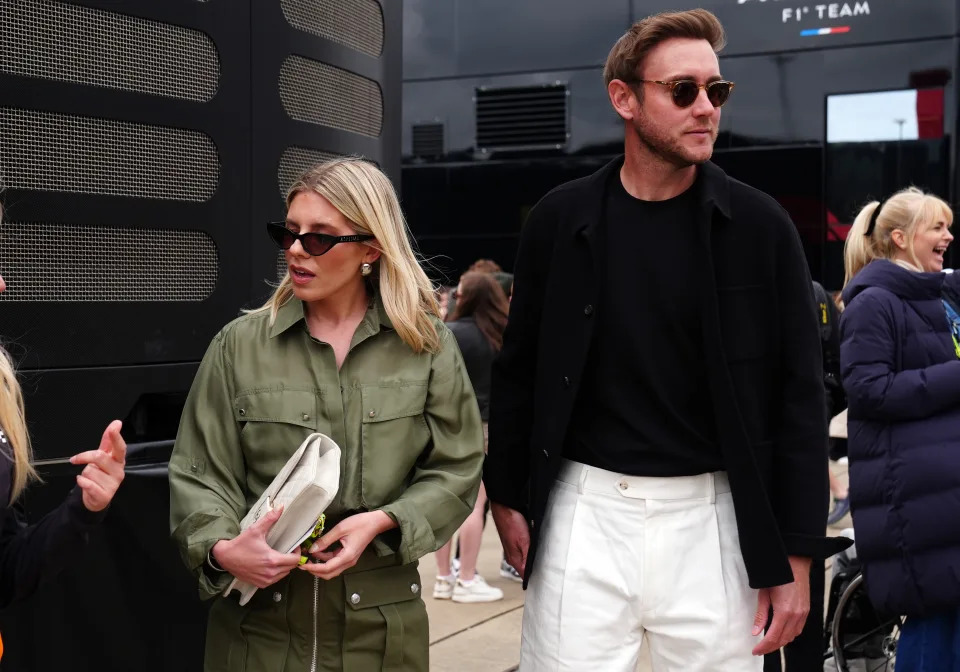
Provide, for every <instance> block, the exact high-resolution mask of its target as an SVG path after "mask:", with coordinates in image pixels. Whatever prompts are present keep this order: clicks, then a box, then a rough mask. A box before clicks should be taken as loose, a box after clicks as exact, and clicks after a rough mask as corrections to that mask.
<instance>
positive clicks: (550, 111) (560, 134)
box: [476, 84, 569, 149]
mask: <svg viewBox="0 0 960 672" xmlns="http://www.w3.org/2000/svg"><path fill="white" fill-rule="evenodd" d="M568 103H569V96H568V95H567V87H566V85H565V84H557V85H546V86H519V87H510V88H503V89H487V88H485V87H481V88H479V89H477V93H476V114H477V147H480V148H481V149H484V148H485V149H524V148H535V147H553V148H556V149H560V148H561V147H563V146H564V145H566V144H567V138H568V135H567V117H568V116H569V114H568V112H567V104H568Z"/></svg>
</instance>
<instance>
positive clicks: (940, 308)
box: [840, 188, 960, 672]
mask: <svg viewBox="0 0 960 672" xmlns="http://www.w3.org/2000/svg"><path fill="white" fill-rule="evenodd" d="M952 222H953V214H952V213H951V211H950V208H949V207H948V206H947V204H946V203H944V202H943V201H942V200H940V199H938V198H936V197H935V196H931V195H928V194H923V193H922V192H920V191H918V190H916V189H912V188H911V189H907V190H904V191H901V192H898V193H897V194H895V195H893V196H891V197H890V198H889V199H887V200H886V201H885V202H884V203H883V204H879V203H876V202H874V203H871V204H869V205H867V206H866V207H865V208H864V209H863V210H862V211H861V212H860V214H859V215H858V216H857V218H856V221H855V222H854V225H853V227H852V228H851V230H850V233H849V235H848V237H847V243H846V248H845V251H844V256H845V259H844V261H845V265H846V272H847V279H846V284H845V287H844V290H843V300H844V303H845V304H846V310H845V311H844V313H843V317H842V319H841V321H840V333H841V351H840V355H841V356H840V359H841V368H842V374H843V384H844V388H845V389H846V392H847V398H848V402H849V413H848V432H849V444H848V445H849V451H850V502H851V507H852V510H853V526H854V530H855V532H856V543H857V552H858V555H859V557H860V559H861V560H862V562H863V565H864V578H865V581H866V586H867V592H868V594H869V596H870V600H871V601H872V602H873V604H874V606H875V607H877V608H878V609H880V610H881V611H884V612H887V613H891V614H902V615H906V616H907V621H906V624H905V626H904V629H903V632H902V633H901V638H900V645H899V650H898V653H897V665H896V668H897V672H960V621H958V615H960V611H958V610H960V346H958V345H957V340H956V336H955V333H954V329H956V328H957V325H958V324H960V318H956V315H954V317H955V318H956V319H955V320H953V321H951V319H950V316H949V313H948V305H947V303H945V302H944V301H943V296H944V294H945V293H946V294H947V295H949V294H950V291H951V290H953V292H954V293H955V294H956V295H958V296H960V273H957V274H944V273H942V272H941V271H942V269H943V252H944V251H945V249H946V247H947V246H948V245H949V244H950V241H952V240H953V236H952V235H951V234H950V231H949V227H950V225H951V224H952Z"/></svg>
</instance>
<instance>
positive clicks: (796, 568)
mask: <svg viewBox="0 0 960 672" xmlns="http://www.w3.org/2000/svg"><path fill="white" fill-rule="evenodd" d="M810 562H811V561H810V558H801V557H797V556H794V555H791V556H790V568H791V569H793V583H788V584H786V585H783V586H774V587H773V588H761V589H760V593H759V596H758V599H757V615H756V616H755V617H754V620H753V635H754V636H756V635H759V634H760V633H761V632H763V629H764V627H765V626H766V625H767V617H768V615H769V613H770V607H771V606H772V607H773V621H772V622H771V623H770V627H769V628H767V635H766V637H764V638H763V639H762V640H761V641H760V643H759V644H757V645H756V646H755V647H754V648H753V655H755V656H762V655H764V654H767V653H772V652H774V651H776V650H777V649H779V648H781V647H783V646H786V645H787V644H789V643H790V642H792V641H793V640H794V639H796V637H797V635H799V634H800V632H801V631H802V630H803V626H804V624H805V623H806V622H807V615H808V614H809V613H810Z"/></svg>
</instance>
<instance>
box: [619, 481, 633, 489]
mask: <svg viewBox="0 0 960 672" xmlns="http://www.w3.org/2000/svg"><path fill="white" fill-rule="evenodd" d="M617 485H618V486H619V487H620V489H621V490H626V489H627V488H629V487H630V485H629V484H628V483H627V482H626V481H620V482H619V483H618V484H617Z"/></svg>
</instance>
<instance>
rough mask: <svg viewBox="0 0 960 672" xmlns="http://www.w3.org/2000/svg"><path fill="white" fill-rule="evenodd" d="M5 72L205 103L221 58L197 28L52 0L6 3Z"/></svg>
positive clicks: (1, 1)
mask: <svg viewBox="0 0 960 672" xmlns="http://www.w3.org/2000/svg"><path fill="white" fill-rule="evenodd" d="M0 71H2V72H7V73H10V74H12V75H21V76H25V77H40V78H43V79H53V80H57V81H61V82H75V83H78V84H89V85H92V86H103V87H109V88H112V89H122V90H124V91H136V92H139V93H148V94H153V95H157V96H168V97H171V98H182V99H186V100H195V101H207V100H210V99H211V98H213V96H214V94H215V93H216V92H217V84H218V81H219V79H220V60H219V58H218V56H217V49H216V47H215V46H214V44H213V42H212V41H211V40H210V38H209V37H207V36H206V35H204V34H203V33H200V32H198V31H196V30H188V29H187V28H182V27H180V26H172V25H168V24H165V23H158V22H156V21H148V20H146V19H141V18H138V17H133V16H125V15H123V14H115V13H113V12H105V11H102V10H99V9H92V8H90V7H83V6H80V5H74V4H70V3H65V2H50V1H49V0H0Z"/></svg>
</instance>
